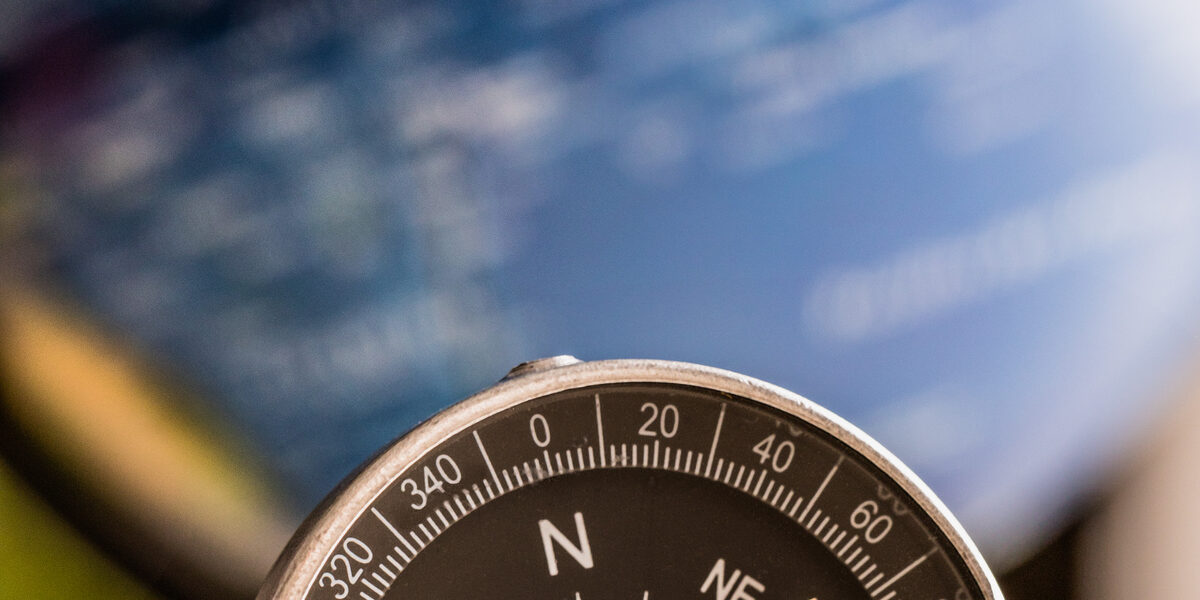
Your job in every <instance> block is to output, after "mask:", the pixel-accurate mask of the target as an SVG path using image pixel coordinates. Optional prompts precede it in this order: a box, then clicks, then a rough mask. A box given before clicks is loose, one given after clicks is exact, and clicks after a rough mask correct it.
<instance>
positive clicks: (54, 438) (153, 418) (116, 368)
mask: <svg viewBox="0 0 1200 600" xmlns="http://www.w3.org/2000/svg"><path fill="white" fill-rule="evenodd" d="M0 318H2V319H3V321H2V323H0V331H2V332H3V337H0V351H2V352H3V356H2V358H3V361H4V364H3V367H4V372H5V374H6V376H7V377H8V379H9V380H10V381H11V382H12V384H13V392H14V393H13V394H12V396H13V397H12V398H11V401H12V404H13V406H12V407H11V411H12V413H13V414H14V417H15V418H16V420H17V421H18V422H19V423H20V424H21V425H22V426H23V427H24V428H26V429H27V430H29V431H30V432H31V433H32V434H33V435H35V436H36V437H37V438H39V440H38V441H39V442H41V443H42V445H43V446H44V447H45V448H46V449H48V451H50V452H52V453H53V454H54V458H55V459H57V460H59V461H60V462H62V463H65V464H67V465H69V466H70V467H71V469H72V472H73V473H74V474H75V475H76V476H77V477H79V478H80V480H82V481H84V482H85V483H86V484H87V485H88V486H89V487H91V488H92V489H94V490H96V491H98V492H100V493H102V494H103V495H104V496H105V497H109V498H112V499H113V502H114V504H115V505H117V506H119V507H122V508H123V509H126V510H128V512H129V514H128V515H127V516H128V517H129V519H130V520H131V521H132V522H135V523H141V524H142V526H143V527H145V528H147V530H148V531H150V532H151V535H155V536H161V538H162V539H163V540H165V541H166V542H167V543H168V544H169V545H170V546H171V547H173V548H177V549H178V550H179V552H180V553H181V554H182V555H183V556H184V557H185V559H186V560H187V561H188V562H189V563H190V564H192V565H195V566H197V567H200V568H201V569H202V570H205V571H207V572H209V573H212V574H215V575H216V576H218V577H220V579H221V580H223V581H225V582H227V583H229V584H232V585H233V587H235V588H237V589H254V587H256V586H257V584H258V582H259V581H261V579H262V578H263V577H264V576H265V574H266V572H267V570H268V569H269V568H270V565H271V563H272V562H273V560H274V558H275V557H276V555H277V554H278V553H279V551H280V550H281V549H282V547H283V545H284V543H286V541H287V538H288V536H289V534H290V532H291V530H292V528H293V527H292V523H291V521H290V519H288V518H286V517H285V516H284V515H283V514H282V510H281V508H280V506H281V504H280V503H279V502H277V501H276V500H275V499H273V498H272V496H271V493H270V489H269V488H268V486H267V485H266V484H265V483H264V481H265V480H264V479H263V478H262V477H261V476H260V474H259V473H256V472H255V469H254V468H253V461H251V460H249V459H248V458H247V457H245V456H239V455H237V454H236V452H231V450H230V448H233V447H234V445H233V444H232V443H231V440H230V439H228V438H227V437H226V436H222V435H220V434H219V432H218V431H216V430H215V429H214V428H213V427H212V426H211V425H209V424H208V423H205V422H201V421H200V420H199V419H196V418H194V417H193V416H191V415H187V414H185V413H184V412H183V411H182V410H181V409H180V407H181V406H182V405H184V402H181V400H186V398H184V397H182V396H181V394H182V392H180V391H177V390H175V389H173V388H171V387H170V386H167V385H165V384H164V383H163V381H162V380H161V379H160V378H159V377H156V376H154V375H152V373H151V369H149V368H148V367H147V366H146V365H145V364H143V362H142V361H141V360H139V359H138V357H137V356H136V355H135V354H134V353H133V352H131V351H129V350H128V349H127V348H124V347H122V346H121V345H120V344H118V343H116V342H115V341H113V340H111V339H107V338H106V337H105V336H104V335H102V334H101V332H100V331H99V330H98V329H97V328H95V327H94V326H90V325H88V324H86V323H85V322H84V320H83V319H81V318H79V317H77V316H72V315H71V313H70V312H69V311H67V310H65V309H64V308H63V307H62V306H57V305H55V304H53V303H51V302H50V301H48V300H47V299H46V298H45V297H44V296H41V295H36V294H34V293H32V292H29V291H28V290H26V291H22V292H21V293H12V292H11V291H10V292H9V293H7V294H5V295H3V296H0Z"/></svg>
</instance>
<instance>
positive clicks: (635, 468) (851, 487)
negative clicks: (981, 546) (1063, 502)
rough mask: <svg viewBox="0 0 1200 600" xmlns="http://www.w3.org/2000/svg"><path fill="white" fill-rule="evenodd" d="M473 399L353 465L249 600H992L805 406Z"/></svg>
mask: <svg viewBox="0 0 1200 600" xmlns="http://www.w3.org/2000/svg"><path fill="white" fill-rule="evenodd" d="M585 379H586V378H585ZM559 387H562V386H559ZM734 387H736V386H734ZM500 396H504V394H500ZM478 403H479V405H478V406H476V407H474V408H472V409H470V410H467V409H462V410H460V411H459V413H458V414H457V416H453V415H451V417H449V421H452V422H454V423H447V422H446V419H442V420H434V421H433V422H431V423H429V424H427V425H425V426H423V428H421V429H418V430H417V432H415V433H414V434H413V436H415V439H410V438H412V436H410V437H409V438H404V439H402V440H401V441H400V442H398V443H397V446H396V447H395V448H393V449H392V450H391V451H390V452H388V453H385V454H384V455H382V456H381V458H380V459H379V461H381V462H382V463H388V464H395V465H399V466H396V467H393V468H390V469H389V468H380V467H375V468H372V467H371V466H368V468H367V469H366V470H364V472H363V474H361V475H360V476H359V477H358V479H356V480H355V482H354V483H352V484H351V486H350V487H349V488H347V490H346V491H345V492H343V493H342V495H341V496H339V498H338V500H336V501H335V502H334V503H333V504H332V505H331V507H330V509H329V511H328V512H327V514H326V515H325V516H324V517H321V518H319V519H317V520H315V521H314V522H313V524H312V525H311V526H310V529H309V531H308V532H307V534H306V537H303V538H301V539H300V540H299V541H298V542H297V545H296V547H295V548H294V549H293V551H292V552H294V553H295V554H296V556H293V557H292V558H291V560H290V562H289V561H287V560H285V561H284V562H283V563H281V566H280V567H278V568H277V571H278V572H277V573H276V574H275V578H276V579H279V581H277V582H275V581H273V582H272V583H271V584H269V585H268V587H267V588H265V589H264V594H263V597H297V598H300V597H302V598H311V599H314V600H318V599H320V600H326V599H334V600H342V599H345V598H353V599H355V600H381V599H403V598H422V599H440V598H445V599H460V598H480V599H482V598H489V599H493V598H494V599H512V600H529V599H545V600H701V599H710V600H766V599H772V598H780V599H788V600H811V599H818V600H901V599H921V600H928V599H934V600H937V599H941V600H967V599H974V598H981V599H994V598H999V595H998V592H997V591H995V589H994V583H992V582H991V581H990V577H989V576H986V574H984V575H981V569H982V564H981V563H979V562H978V561H977V560H976V559H975V557H974V556H973V554H972V552H973V550H971V549H970V548H969V543H967V542H965V540H964V539H963V538H961V535H960V533H959V532H958V531H957V528H956V526H954V525H953V524H952V521H947V518H946V517H944V516H940V515H939V514H938V513H936V512H934V513H931V511H930V508H931V506H930V501H928V500H925V501H922V500H921V499H920V498H918V497H917V496H914V490H915V491H916V493H917V494H920V493H921V490H922V489H923V488H920V487H919V484H913V483H911V482H908V481H907V480H903V481H901V480H898V479H897V478H898V477H902V476H903V471H902V470H897V468H896V467H894V466H892V465H891V463H888V462H886V460H885V459H881V458H880V457H879V456H876V450H874V447H873V446H872V444H873V442H869V441H868V442H864V441H862V439H860V438H858V437H855V436H854V435H853V434H851V432H849V431H843V430H842V429H840V426H839V425H838V424H837V423H834V422H830V421H828V420H827V418H832V417H827V416H826V415H825V414H824V413H821V412H820V411H819V410H818V411H817V412H812V411H811V410H809V409H804V410H796V411H789V410H787V408H788V406H787V404H786V403H784V404H782V405H781V406H776V405H772V403H770V402H761V401H756V400H752V399H750V398H749V397H744V396H740V395H738V394H734V393H730V392H728V391H723V390H719V389H710V388H706V387H702V386H697V385H688V384H682V383H676V382H670V381H666V382H653V381H644V382H636V381H635V382H628V381H618V382H612V383H600V384H591V385H579V386H577V387H569V389H561V390H555V391H552V392H550V393H546V394H542V395H538V394H534V395H532V396H530V397H528V398H521V399H518V400H515V401H514V400H513V399H511V398H500V399H498V400H490V401H486V400H485V401H478ZM776 404H778V403H776ZM839 433H840V434H841V435H839ZM406 440H407V441H406ZM398 456H399V457H401V458H400V459H397V458H396V457H398ZM914 485H916V486H917V487H914ZM935 504H936V503H935ZM932 508H935V509H936V508H937V507H936V505H934V506H932ZM337 523H341V524H342V525H340V527H338V526H337V525H335V524H337ZM321 547H323V549H321ZM983 573H985V572H983Z"/></svg>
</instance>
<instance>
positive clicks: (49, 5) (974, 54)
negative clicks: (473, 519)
mask: <svg viewBox="0 0 1200 600" xmlns="http://www.w3.org/2000/svg"><path fill="white" fill-rule="evenodd" d="M9 10H10V15H15V16H11V17H10V19H9V22H8V23H7V24H6V25H4V27H5V30H3V31H0V40H3V42H2V43H0V61H2V62H0V65H3V71H0V73H2V74H3V78H2V79H3V82H4V83H3V84H0V85H2V88H0V89H2V90H3V105H2V107H3V118H4V128H3V130H2V131H0V144H2V145H0V152H2V154H0V161H2V166H3V174H4V182H5V188H6V190H5V195H6V199H5V202H7V203H8V204H9V205H10V206H9V209H7V213H8V214H7V217H6V221H5V222H6V224H7V225H8V226H7V227H6V228H5V234H4V236H5V237H4V246H3V248H4V254H3V256H2V257H0V261H2V263H3V265H4V266H3V269H4V270H3V271H2V273H3V274H4V276H5V278H6V283H11V284H12V287H13V288H19V289H21V290H23V294H25V295H23V296H21V298H22V299H21V300H19V301H18V300H14V299H12V298H9V300H8V302H9V303H10V304H12V305H20V304H21V303H22V302H28V301H29V300H28V297H29V295H30V294H31V295H33V296H35V297H42V296H45V297H51V298H54V299H55V300H54V302H56V303H63V304H66V305H68V306H71V307H73V309H74V311H75V312H76V313H78V314H81V315H83V317H82V318H83V319H85V320H87V321H89V322H91V323H93V324H94V325H95V326H96V327H98V328H100V329H101V330H103V331H105V332H108V335H110V336H112V337H115V338H117V339H119V340H120V343H121V344H124V345H125V346H123V347H128V348H133V352H135V353H137V354H138V355H140V356H144V357H151V359H150V360H149V361H148V362H150V363H152V364H153V366H154V367H155V368H156V369H159V370H162V371H166V372H169V373H170V374H171V377H172V378H173V380H174V381H176V382H182V384H181V385H182V386H183V387H186V388H187V389H188V390H189V396H188V398H189V399H188V400H187V401H186V402H185V404H187V406H186V410H189V411H193V412H197V411H198V412H200V413H203V414H204V415H207V419H208V420H209V422H210V423H213V422H215V423H217V425H215V427H218V428H219V429H221V430H222V431H225V432H227V433H228V435H229V438H228V439H233V440H236V443H237V444H239V445H238V446H237V447H238V448H242V449H245V450H244V451H245V452H246V453H248V454H249V455H250V457H249V458H246V460H247V461H248V462H252V463H254V464H256V465H259V466H260V467H261V468H262V472H263V473H265V474H266V475H265V477H267V478H268V480H269V481H270V488H271V489H272V490H274V493H275V497H276V498H277V500H276V501H275V504H273V506H275V507H276V508H275V510H277V511H279V513H280V514H282V515H289V516H285V517H283V518H284V519H285V520H288V519H290V522H292V523H294V522H295V518H296V517H297V516H298V515H301V514H303V513H304V512H306V511H307V510H309V509H310V508H311V507H312V506H313V505H314V504H315V503H316V502H317V501H318V500H319V499H320V497H321V496H322V495H323V494H324V493H325V492H326V491H328V490H329V489H330V488H331V487H332V486H333V485H334V484H335V483H336V482H337V481H338V480H339V479H340V478H341V477H343V476H344V475H345V474H346V473H347V472H348V471H349V470H350V469H351V468H352V467H353V466H354V465H355V464H357V463H358V462H360V461H361V460H362V459H363V458H365V457H366V456H367V455H368V454H369V453H370V452H372V451H373V450H374V449H375V448H377V447H379V446H380V445H382V444H384V443H385V442H386V441H388V440H389V439H391V438H393V437H395V436H397V435H398V434H400V433H402V432H403V431H405V430H406V429H407V428H409V427H411V426H412V425H414V424H415V423H417V422H418V421H420V420H421V419H423V418H425V417H428V416H429V415H431V414H432V413H433V412H435V411H436V410H438V409H439V408H441V407H444V406H446V405H447V404H449V403H450V402H452V401H454V400H456V399H459V398H461V397H464V396H465V395H467V394H469V393H471V392H473V391H475V390H477V389H479V388H481V387H483V386H486V385H488V384H489V383H490V382H492V381H494V380H495V379H497V378H498V377H500V376H501V375H502V374H503V373H504V372H505V370H506V369H507V368H508V367H509V366H512V365H515V364H516V363H518V362H521V361H522V360H526V359H529V358H533V357H538V356H546V355H552V354H559V353H571V354H574V355H576V356H579V357H580V358H583V359H585V360H586V359H599V358H613V357H654V358H669V359H676V360H688V361H693V362H699V363H705V364H710V365H714V366H719V367H723V368H728V369H732V370H736V371H741V372H744V373H746V374H749V375H752V376H755V377H759V378H762V379H765V380H767V381H770V382H772V383H776V384H779V385H782V386H784V387H787V388H790V389H792V390H795V391H797V392H799V393H801V394H803V395H805V396H807V397H809V398H811V399H813V400H815V401H817V402H818V403H821V404H824V405H825V406H827V407H829V408H831V409H833V410H834V411H835V412H838V413H839V414H841V415H843V416H845V417H847V418H848V419H849V420H851V421H852V422H855V423H857V424H859V425H860V426H862V427H863V428H864V429H866V430H867V431H868V432H869V433H871V434H872V435H874V436H876V437H877V438H878V439H880V441H882V442H883V443H884V445H886V446H888V447H889V448H890V449H891V450H892V451H893V452H894V453H896V454H897V455H898V456H900V457H901V459H903V460H904V461H906V462H907V463H908V464H909V465H910V466H911V467H913V469H914V470H915V471H916V472H917V473H918V474H919V475H920V476H922V477H923V478H924V479H925V480H926V482H927V483H929V484H930V485H931V486H932V487H933V488H934V490H935V491H936V492H937V493H938V494H939V495H940V496H941V497H942V499H943V500H944V501H946V502H947V504H949V505H950V507H951V508H952V509H953V510H954V511H955V512H956V514H957V515H958V516H959V517H960V519H961V520H962V521H963V522H964V523H965V525H966V526H967V529H968V530H969V531H970V532H971V533H972V535H973V536H974V537H975V539H976V541H977V542H978V543H979V544H980V545H981V546H982V547H983V549H984V550H985V551H986V552H987V553H988V554H989V555H990V556H992V557H993V558H994V559H995V560H997V561H998V562H999V563H1000V564H1011V561H1013V560H1016V559H1019V558H1020V557H1021V556H1023V553H1025V552H1027V551H1028V550H1029V549H1031V548H1033V547H1036V543H1037V542H1038V540H1040V539H1042V538H1044V537H1045V536H1047V535H1050V534H1051V533H1053V532H1054V531H1055V529H1056V527H1058V524H1059V523H1060V522H1061V521H1062V519H1063V518H1064V517H1065V516H1066V515H1068V514H1069V513H1070V511H1071V510H1072V509H1073V507H1075V506H1077V503H1078V502H1079V500H1080V498H1082V497H1084V496H1085V495H1086V494H1087V492H1089V491H1090V490H1092V489H1093V488H1094V487H1095V486H1096V485H1097V484H1098V483H1099V482H1100V481H1102V480H1103V477H1104V476H1105V475H1106V474H1107V473H1109V472H1110V469H1111V467H1112V464H1113V463H1114V461H1116V460H1117V459H1118V458H1119V457H1120V456H1121V455H1122V454H1123V453H1124V452H1126V451H1127V449H1128V448H1129V444H1130V443H1131V442H1133V441H1134V440H1136V439H1137V438H1138V436H1139V435H1142V434H1144V432H1145V428H1146V426H1147V425H1148V424H1149V423H1151V422H1152V421H1153V420H1154V419H1155V418H1156V417H1157V416H1159V414H1160V412H1159V410H1160V407H1161V405H1162V400H1164V399H1165V398H1166V391H1167V389H1168V388H1169V386H1171V385H1172V384H1174V383H1176V381H1177V378H1178V377H1179V376H1180V373H1181V372H1182V369H1183V367H1184V366H1185V365H1187V364H1188V361H1189V360H1190V359H1191V358H1192V353H1193V352H1194V351H1195V350H1196V341H1197V337H1196V334H1197V325H1200V310H1198V309H1200V252H1198V249H1197V247H1196V244H1197V240H1198V239H1200V235H1198V234H1200V178H1198V175H1197V173H1198V171H1197V168H1196V165H1197V160H1196V159H1197V157H1198V156H1200V136H1198V134H1200V119H1197V116H1198V111H1200V79H1198V78H1196V76H1195V74H1194V73H1193V72H1192V70H1193V68H1194V65H1195V64H1196V59H1197V58H1200V42H1197V41H1196V38H1195V36H1193V35H1191V33H1190V31H1188V27H1187V26H1186V23H1189V22H1194V20H1190V19H1189V18H1194V17H1196V16H1197V15H1196V14H1195V13H1196V12H1197V10H1196V9H1195V8H1193V7H1191V6H1190V5H1187V4H1181V5H1177V4H1174V3H1169V2H1149V3H1139V4H1137V6H1136V7H1135V6H1133V5H1130V4H1127V3H1121V2H1115V1H1114V2H1106V1H1101V2H1094V1H1093V2H1071V1H1067V2H1056V3H1046V2H1035V1H1024V0H1009V1H1005V2H986V3H985V2H943V1H936V0H913V1H905V2H893V1H883V0H879V1H876V0H859V1H855V2H783V1H779V2H768V1H743V0H737V1H681V2H672V1H663V2H654V3H650V4H643V3H630V2H622V1H620V0H586V1H576V2H551V1H542V0H524V1H514V2H507V3H498V4H495V5H492V4H477V3H473V2H407V3H400V4H392V3H383V2H374V1H371V0H357V1H353V2H323V1H319V0H311V1H305V2H252V3H228V4H226V3H224V2H215V1H214V2H210V1H202V0H196V1H193V2H188V3H182V4H179V3H165V2H164V3H158V2H133V3H126V2H119V3H109V2H94V3H93V2H70V1H65V2H58V1H49V0H48V1H40V2H29V1H25V2H18V3H17V4H16V5H15V7H13V8H10V9H9ZM57 305H58V304H56V306H57ZM18 312H19V311H18ZM10 401H11V402H20V400H19V398H16V399H13V400H10ZM101 487H103V486H101Z"/></svg>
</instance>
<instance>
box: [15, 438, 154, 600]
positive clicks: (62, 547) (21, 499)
mask: <svg viewBox="0 0 1200 600" xmlns="http://www.w3.org/2000/svg"><path fill="white" fill-rule="evenodd" d="M153 597H154V596H153V595H152V594H150V592H148V591H147V590H146V589H144V588H142V587H141V586H140V585H138V584H137V583H136V582H134V581H133V580H132V579H131V578H130V577H129V575H127V574H126V573H125V572H123V571H121V570H120V569H119V568H118V567H117V566H116V565H114V564H112V563H111V562H110V561H109V560H108V559H107V558H105V557H104V556H102V555H101V554H100V553H99V552H97V551H96V549H95V548H93V547H91V546H89V545H88V544H87V542H85V541H83V540H82V539H80V537H79V535H78V534H77V533H76V532H75V531H74V530H72V529H71V528H70V526H68V525H67V524H66V523H63V522H62V521H61V520H60V519H59V518H58V516H57V515H55V514H53V513H52V512H51V511H50V510H49V508H48V507H46V506H45V505H43V504H41V503H40V502H39V501H38V499H37V497H36V496H35V495H34V494H33V492H32V491H31V490H29V489H27V488H25V487H24V486H22V485H21V484H20V482H19V481H18V480H17V479H16V478H15V477H13V474H12V473H10V472H9V470H8V468H7V466H6V465H5V464H4V463H3V462H0V598H41V599H43V600H54V599H57V598H64V599H65V598H72V599H74V598H92V599H95V600H103V599H106V598H114V599H115V598H121V599H122V600H126V599H127V600H141V599H147V600H149V599H150V598H153Z"/></svg>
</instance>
